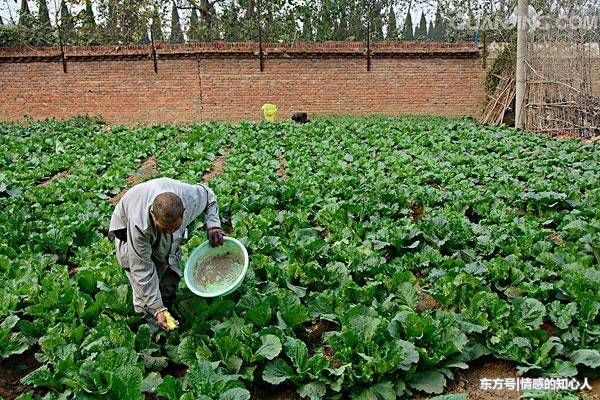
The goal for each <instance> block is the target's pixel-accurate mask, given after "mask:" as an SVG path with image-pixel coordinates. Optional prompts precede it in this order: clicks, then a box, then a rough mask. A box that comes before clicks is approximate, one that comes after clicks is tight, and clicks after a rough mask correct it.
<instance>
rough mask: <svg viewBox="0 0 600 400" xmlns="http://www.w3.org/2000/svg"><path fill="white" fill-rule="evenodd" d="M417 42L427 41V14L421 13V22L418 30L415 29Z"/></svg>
mask: <svg viewBox="0 0 600 400" xmlns="http://www.w3.org/2000/svg"><path fill="white" fill-rule="evenodd" d="M415 40H427V19H426V18H425V13H424V12H423V11H421V20H420V21H419V25H418V26H417V29H415Z"/></svg>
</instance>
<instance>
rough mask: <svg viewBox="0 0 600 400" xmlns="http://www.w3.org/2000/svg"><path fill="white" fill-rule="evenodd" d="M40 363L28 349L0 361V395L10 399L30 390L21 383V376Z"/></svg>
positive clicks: (7, 399)
mask: <svg viewBox="0 0 600 400" xmlns="http://www.w3.org/2000/svg"><path fill="white" fill-rule="evenodd" d="M39 366H40V363H38V362H37V360H36V359H35V358H34V352H33V351H28V352H25V353H23V354H18V355H14V356H12V357H9V358H7V359H6V360H2V361H0V397H1V398H3V399H5V400H12V399H14V398H16V397H18V396H19V395H20V394H22V393H24V392H26V391H28V390H30V388H28V387H27V386H25V385H22V384H21V382H20V380H21V378H22V377H24V376H25V375H27V374H28V373H30V372H31V371H33V370H34V369H36V368H38V367H39Z"/></svg>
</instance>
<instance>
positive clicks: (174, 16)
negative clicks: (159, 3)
mask: <svg viewBox="0 0 600 400" xmlns="http://www.w3.org/2000/svg"><path fill="white" fill-rule="evenodd" d="M183 42H184V39H183V31H182V30H181V22H180V21H179V13H178V12H177V5H175V2H173V8H172V9H171V36H170V37H169V43H183Z"/></svg>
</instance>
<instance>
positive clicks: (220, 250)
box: [183, 236, 248, 297]
mask: <svg viewBox="0 0 600 400" xmlns="http://www.w3.org/2000/svg"><path fill="white" fill-rule="evenodd" d="M227 252H231V253H233V254H239V255H240V256H243V258H244V267H243V269H242V272H241V273H240V275H239V276H238V277H237V279H236V280H235V281H233V282H232V283H231V284H230V285H228V286H227V287H225V288H222V289H221V290H217V291H212V292H209V291H205V290H204V289H203V288H201V287H198V286H197V285H196V284H195V283H194V280H193V279H192V277H193V276H194V273H195V272H196V266H197V265H198V262H199V261H200V260H202V258H204V257H214V256H219V255H222V254H225V253H227ZM247 271H248V251H247V250H246V248H245V247H244V245H243V244H242V243H241V242H240V241H239V240H237V239H234V238H231V237H228V236H226V237H225V239H224V241H223V245H222V246H219V247H211V245H210V243H208V240H207V241H205V242H204V243H202V244H201V245H200V246H198V247H196V248H195V249H194V250H193V251H192V252H191V254H190V256H189V257H188V259H187V261H186V263H185V270H184V271H183V278H184V280H185V284H186V285H187V287H188V288H190V290H191V291H192V292H193V293H194V294H197V295H198V296H201V297H217V296H223V295H226V294H229V293H231V292H233V291H235V290H236V289H237V288H238V287H240V285H241V284H242V281H243V280H244V277H245V276H246V272H247Z"/></svg>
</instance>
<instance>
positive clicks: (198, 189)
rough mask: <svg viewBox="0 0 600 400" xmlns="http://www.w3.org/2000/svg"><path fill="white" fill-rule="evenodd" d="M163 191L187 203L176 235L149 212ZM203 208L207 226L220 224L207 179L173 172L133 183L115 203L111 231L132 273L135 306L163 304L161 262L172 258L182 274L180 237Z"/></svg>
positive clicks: (122, 260)
mask: <svg viewBox="0 0 600 400" xmlns="http://www.w3.org/2000/svg"><path fill="white" fill-rule="evenodd" d="M165 192H172V193H175V194H176V195H177V196H179V198H180V199H181V201H182V202H183V206H184V208H185V211H184V213H183V223H182V224H181V227H180V228H179V229H178V230H177V231H175V232H173V234H172V235H169V234H166V233H164V232H163V231H161V230H160V229H158V228H157V227H156V225H155V224H154V220H153V219H152V216H151V215H150V209H151V207H152V203H153V202H154V199H155V198H156V196H158V195H159V194H161V193H165ZM203 212H204V214H205V218H204V222H205V227H206V229H210V228H214V227H220V226H221V221H220V220H219V209H218V206H217V199H216V197H215V195H214V193H213V191H212V190H210V189H209V188H208V187H207V186H205V185H203V184H197V185H190V184H187V183H184V182H180V181H177V180H174V179H169V178H158V179H152V180H150V181H147V182H144V183H141V184H139V185H136V186H134V187H132V188H131V189H129V191H127V193H125V195H124V196H123V197H122V198H121V200H120V201H119V203H118V204H117V205H116V207H115V210H114V212H113V214H112V218H111V220H110V228H109V237H110V238H111V239H115V245H116V249H117V259H118V261H119V264H121V266H122V267H123V268H124V269H125V270H126V272H127V275H128V277H129V278H130V282H131V285H132V288H133V298H134V308H135V310H136V311H137V312H142V311H146V312H149V313H152V314H154V312H155V311H156V310H158V309H160V308H162V307H163V303H162V298H161V294H160V290H159V276H158V271H157V266H159V265H164V264H168V266H169V268H171V269H172V270H174V271H175V272H177V274H179V275H180V276H181V269H180V266H179V265H180V262H181V248H180V245H181V242H182V240H183V239H185V237H186V236H187V227H188V225H189V224H190V223H191V222H192V221H194V220H195V219H196V218H197V217H198V216H199V215H200V214H201V213H203ZM124 230H126V232H125V231H124ZM119 237H121V238H122V239H126V240H121V239H119Z"/></svg>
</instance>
